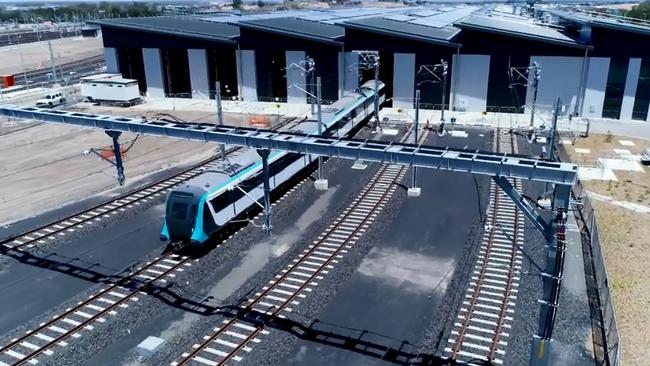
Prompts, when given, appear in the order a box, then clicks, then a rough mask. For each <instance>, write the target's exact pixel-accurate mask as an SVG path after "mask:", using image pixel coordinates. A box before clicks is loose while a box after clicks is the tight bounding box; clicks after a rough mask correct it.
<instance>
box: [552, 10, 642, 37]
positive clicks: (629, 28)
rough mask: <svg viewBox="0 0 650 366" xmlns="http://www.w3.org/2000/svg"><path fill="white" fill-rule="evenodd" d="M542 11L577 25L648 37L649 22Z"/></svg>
mask: <svg viewBox="0 0 650 366" xmlns="http://www.w3.org/2000/svg"><path fill="white" fill-rule="evenodd" d="M544 11H547V12H549V13H550V14H553V15H555V16H557V17H559V18H562V19H565V20H569V21H571V22H575V23H579V24H586V25H590V26H595V27H602V28H608V29H614V30H619V31H623V32H634V33H639V34H646V35H650V22H648V21H643V20H640V19H633V18H626V17H613V16H607V15H604V14H597V13H587V12H573V11H565V10H559V9H544Z"/></svg>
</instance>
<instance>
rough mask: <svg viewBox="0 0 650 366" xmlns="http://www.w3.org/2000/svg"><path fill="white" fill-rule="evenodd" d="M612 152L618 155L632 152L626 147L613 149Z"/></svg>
mask: <svg viewBox="0 0 650 366" xmlns="http://www.w3.org/2000/svg"><path fill="white" fill-rule="evenodd" d="M576 152H578V149H576ZM614 152H615V153H617V154H618V155H632V152H631V151H630V150H628V149H614Z"/></svg>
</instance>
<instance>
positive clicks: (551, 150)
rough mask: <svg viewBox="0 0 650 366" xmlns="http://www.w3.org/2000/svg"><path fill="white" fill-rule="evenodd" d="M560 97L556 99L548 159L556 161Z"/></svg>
mask: <svg viewBox="0 0 650 366" xmlns="http://www.w3.org/2000/svg"><path fill="white" fill-rule="evenodd" d="M561 103H562V102H561V101H560V97H555V105H554V106H553V127H551V134H550V136H549V138H548V156H547V158H548V159H550V160H552V161H555V133H556V131H557V119H558V116H559V115H560V108H561V106H560V105H561Z"/></svg>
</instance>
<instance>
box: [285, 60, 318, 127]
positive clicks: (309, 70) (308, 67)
mask: <svg viewBox="0 0 650 366" xmlns="http://www.w3.org/2000/svg"><path fill="white" fill-rule="evenodd" d="M292 67H295V68H297V69H299V70H301V71H302V72H304V73H305V76H307V79H308V81H307V92H306V94H307V96H309V102H310V104H311V115H312V116H313V115H314V109H315V101H314V95H315V94H316V93H315V92H314V89H315V86H316V83H315V82H314V77H315V76H316V62H315V61H314V58H313V57H306V58H305V59H304V60H303V61H300V62H297V63H296V62H294V63H292V64H291V65H289V66H288V67H287V70H288V69H290V68H292Z"/></svg>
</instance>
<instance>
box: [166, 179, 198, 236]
mask: <svg viewBox="0 0 650 366" xmlns="http://www.w3.org/2000/svg"><path fill="white" fill-rule="evenodd" d="M205 193H206V191H205V189H203V188H201V187H198V186H195V185H183V186H180V187H177V188H175V189H173V190H172V191H170V192H169V193H168V194H167V202H166V208H165V222H164V224H163V229H162V232H161V233H160V239H161V240H163V241H167V240H169V241H171V242H188V241H190V240H191V237H192V232H193V231H194V227H195V224H196V217H197V212H198V209H199V205H200V203H201V199H202V197H203V196H204V195H205Z"/></svg>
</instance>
